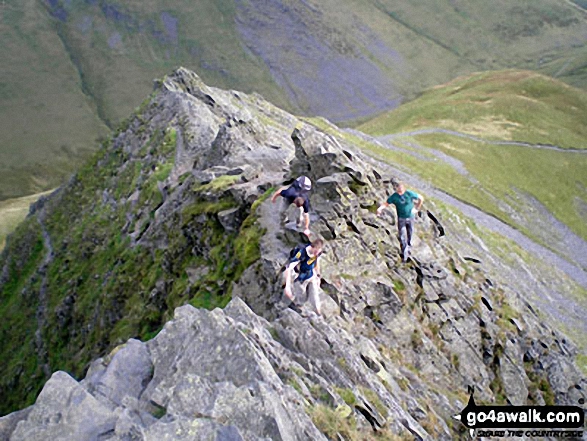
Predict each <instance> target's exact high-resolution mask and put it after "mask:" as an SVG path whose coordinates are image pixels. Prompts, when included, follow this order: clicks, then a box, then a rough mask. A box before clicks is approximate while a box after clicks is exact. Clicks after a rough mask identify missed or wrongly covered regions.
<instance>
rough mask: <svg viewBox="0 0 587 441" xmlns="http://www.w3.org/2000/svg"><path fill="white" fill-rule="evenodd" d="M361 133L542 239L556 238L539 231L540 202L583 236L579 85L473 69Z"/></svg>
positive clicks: (583, 116) (585, 188)
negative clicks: (394, 148) (373, 137)
mask: <svg viewBox="0 0 587 441" xmlns="http://www.w3.org/2000/svg"><path fill="white" fill-rule="evenodd" d="M359 129H361V130H363V131H364V132H366V133H369V134H372V135H375V136H379V137H381V136H384V135H390V134H395V135H393V136H391V137H387V138H380V139H381V140H382V141H383V145H385V141H386V140H387V142H390V143H392V144H393V146H395V147H396V150H389V149H386V148H383V147H375V146H373V145H368V146H367V147H368V148H371V149H375V150H378V153H379V154H380V155H384V156H386V157H388V158H390V159H391V160H393V161H394V162H395V163H397V164H399V165H400V166H402V167H405V168H406V169H408V170H411V171H413V172H415V173H416V174H418V175H420V176H422V177H425V178H426V179H428V180H430V181H431V182H433V183H434V184H435V185H436V186H438V187H439V188H442V189H444V190H445V191H447V192H449V193H450V194H452V195H453V196H456V197H457V198H459V199H461V200H464V201H466V202H468V203H471V204H473V205H475V206H477V207H479V208H482V209H483V210H484V211H486V212H489V213H491V214H493V215H495V216H496V217H498V218H500V219H502V220H504V221H505V222H507V223H508V224H510V225H512V226H515V227H516V228H518V229H520V230H522V231H524V232H526V233H527V234H528V235H530V236H532V237H534V238H535V239H537V240H539V241H540V242H542V243H543V244H545V245H548V246H550V247H553V246H554V244H553V242H556V241H557V238H556V236H548V235H547V233H546V232H545V231H544V225H542V224H541V222H547V218H548V214H546V213H544V212H541V207H540V205H542V206H543V207H545V208H546V209H547V210H548V211H549V212H550V213H552V214H553V215H554V217H555V218H556V219H558V220H559V221H562V222H563V223H564V224H565V225H567V226H568V227H569V228H570V229H571V230H572V231H573V232H574V233H575V234H577V235H578V236H580V237H582V238H583V239H587V223H585V207H587V154H586V153H585V152H587V151H586V150H585V148H586V141H587V93H586V92H585V91H583V90H580V89H575V88H573V87H570V86H568V85H566V84H564V83H562V82H559V81H556V80H553V79H551V78H548V77H545V76H542V75H538V74H535V73H530V72H522V71H504V72H495V73H480V74H475V75H472V76H469V77H465V78H459V79H457V80H454V81H452V82H450V83H448V84H446V85H444V86H440V87H436V88H433V89H430V90H428V91H427V92H425V93H423V94H422V96H421V97H419V98H418V99H416V100H414V101H412V102H410V103H407V104H405V105H403V106H401V107H400V108H398V109H396V110H395V111H393V112H390V113H386V114H383V115H380V116H378V117H377V118H375V119H373V120H371V121H369V122H367V123H365V124H363V125H361V126H360V127H359ZM516 142H517V143H519V145H515V143H516ZM524 143H527V144H528V145H524ZM540 144H543V145H550V146H556V147H555V148H544V147H542V148H541V147H540V146H536V145H540ZM451 161H452V162H451ZM571 251H572V250H571Z"/></svg>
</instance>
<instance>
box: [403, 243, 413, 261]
mask: <svg viewBox="0 0 587 441" xmlns="http://www.w3.org/2000/svg"><path fill="white" fill-rule="evenodd" d="M411 252H412V247H411V246H409V245H408V246H407V247H406V248H405V249H404V255H403V260H404V262H407V261H408V259H409V258H410V254H411Z"/></svg>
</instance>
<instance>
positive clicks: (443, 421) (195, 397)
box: [0, 69, 587, 440]
mask: <svg viewBox="0 0 587 441" xmlns="http://www.w3.org/2000/svg"><path fill="white" fill-rule="evenodd" d="M343 139H344V138H343V137H335V136H333V135H332V134H327V133H325V132H324V131H322V130H319V129H318V128H317V127H316V126H315V125H312V124H311V123H309V122H307V121H303V120H300V119H298V118H296V117H294V116H292V115H289V114H287V113H285V112H283V111H281V110H279V109H277V108H275V107H273V106H271V105H270V104H268V103H267V102H265V101H264V100H262V99H261V98H260V97H259V96H255V95H253V96H249V95H245V94H242V93H239V92H234V91H222V90H218V89H214V88H210V87H207V86H206V85H204V84H203V83H202V82H201V80H200V79H199V78H198V77H197V76H196V75H195V74H193V73H192V72H189V71H187V70H185V69H179V70H177V71H176V72H174V74H173V75H171V76H169V77H167V78H165V79H164V80H162V81H160V82H158V83H157V84H156V87H155V92H154V93H153V95H152V96H151V97H150V98H149V99H148V100H147V101H145V103H144V104H143V106H141V108H140V109H139V110H138V111H137V113H136V114H135V115H133V116H132V117H131V118H130V119H129V120H128V121H127V122H126V124H125V125H123V127H121V128H120V129H119V132H118V133H117V135H116V136H115V137H114V138H113V139H112V141H111V142H109V143H107V145H105V146H104V148H103V149H102V150H101V151H100V152H99V153H98V155H97V156H96V158H95V159H94V161H93V162H92V163H90V164H88V166H87V167H86V168H85V169H84V170H82V171H80V172H79V173H78V174H77V175H76V176H74V177H73V178H72V179H71V181H70V182H69V184H68V185H66V186H64V187H63V188H61V189H60V190H58V191H57V192H56V193H55V194H53V195H52V196H51V197H49V198H44V199H42V200H41V201H40V202H39V203H38V204H37V205H36V206H35V207H33V209H32V212H31V215H30V216H29V218H28V219H27V222H25V224H24V225H23V226H22V227H21V228H20V230H19V231H17V232H16V233H15V235H14V236H12V237H11V238H10V240H9V242H8V244H7V247H6V250H5V251H4V252H3V254H2V257H1V258H0V266H1V268H2V273H1V276H0V287H1V288H2V301H3V303H4V304H5V305H7V306H4V308H5V309H3V310H2V313H3V316H4V317H6V320H5V321H6V323H5V324H3V325H2V326H3V327H2V328H1V329H0V331H1V333H2V334H1V336H2V337H3V338H2V340H3V341H4V343H3V348H2V355H3V357H2V359H3V360H5V361H3V363H5V364H4V365H3V366H2V367H3V368H4V370H5V372H6V375H5V378H4V379H3V380H2V382H0V391H1V392H2V395H3V396H13V397H17V398H14V399H13V400H12V401H11V402H9V403H8V406H11V407H12V409H11V410H13V409H14V408H18V407H19V403H22V400H24V399H26V397H27V395H28V396H29V400H30V396H31V395H34V394H35V393H36V390H35V387H38V386H35V385H38V384H42V382H43V381H44V380H45V379H46V378H47V377H48V374H49V372H54V371H56V370H58V369H64V370H67V371H69V372H70V373H72V374H74V376H76V377H78V378H84V380H82V381H81V382H78V381H76V380H74V379H73V378H72V377H71V376H69V375H68V374H66V373H64V372H59V371H58V372H55V373H54V374H53V375H52V376H51V378H50V379H49V381H47V383H46V384H45V386H44V387H43V390H42V391H41V393H40V395H39V396H38V398H37V399H36V403H35V404H34V405H33V406H31V407H29V408H27V409H25V410H22V411H19V412H15V413H12V414H9V415H7V416H5V417H3V418H1V419H0V438H5V439H10V440H20V439H23V440H24V439H26V440H35V439H39V440H40V439H100V440H106V439H112V440H135V439H137V440H139V439H141V440H142V439H145V440H149V439H153V440H155V439H157V440H160V439H218V440H220V439H223V440H224V439H235V440H239V439H245V440H249V439H250V440H253V439H255V440H256V439H272V440H273V439H283V440H296V439H299V440H305V439H341V438H340V437H342V438H344V439H454V438H455V437H458V436H459V435H460V434H461V433H463V432H464V430H463V429H464V427H463V426H461V425H460V424H456V423H454V422H453V420H452V415H454V414H456V413H458V412H460V410H462V408H463V407H464V406H465V403H466V401H467V398H468V395H467V388H468V387H469V386H473V387H474V388H475V390H476V397H477V401H478V403H479V402H482V401H484V402H487V403H495V402H497V403H504V404H505V403H511V404H524V403H534V404H544V403H548V404H553V403H557V404H573V405H577V404H578V403H580V400H584V399H585V395H586V392H585V390H586V387H587V380H586V379H585V376H584V375H583V374H581V372H580V371H579V370H578V369H577V368H576V366H575V365H574V357H575V355H576V354H577V350H576V348H575V347H574V345H573V344H572V343H571V342H570V341H569V339H568V338H567V337H565V336H564V335H563V334H562V333H560V332H559V331H557V330H555V329H553V328H552V327H551V326H549V325H548V324H547V323H546V322H545V320H544V319H543V318H542V316H541V315H540V313H538V312H536V311H535V310H534V309H533V308H532V306H531V305H530V304H529V303H528V302H527V301H526V300H525V299H524V294H525V293H524V292H523V291H519V290H514V289H512V288H511V287H510V286H509V285H508V284H507V283H499V282H498V281H497V280H498V279H499V277H497V276H496V275H495V274H493V273H488V272H487V270H485V269H484V268H483V266H482V265H479V264H477V263H476V262H475V261H474V259H470V260H466V259H464V258H463V257H461V254H460V253H459V250H458V249H455V245H454V244H453V243H449V242H448V241H446V240H445V234H446V232H447V230H450V228H451V224H450V223H446V222H445V221H444V220H443V219H442V218H440V216H438V213H437V215H436V216H435V215H434V212H435V205H434V203H427V207H428V210H429V212H428V213H425V214H424V215H423V216H422V217H421V218H420V219H419V221H418V224H417V238H416V241H415V243H414V245H415V246H414V258H413V259H412V261H411V262H410V263H409V264H402V263H400V259H399V247H398V244H397V239H396V237H395V236H396V233H395V225H394V219H393V218H392V217H391V216H386V217H383V218H379V217H377V216H376V215H375V214H374V209H375V208H376V206H377V204H378V203H379V202H380V201H381V200H383V198H384V197H385V194H386V191H388V184H387V181H388V180H389V178H390V177H391V176H390V175H389V173H386V172H385V168H384V167H382V165H381V164H378V163H376V162H374V161H372V160H371V159H370V158H369V157H367V156H365V155H364V154H362V153H361V152H360V151H359V149H358V147H357V146H356V145H353V144H351V143H345V142H344V141H343ZM302 173H303V174H306V175H308V176H309V177H310V178H311V179H312V180H313V182H314V190H313V193H312V200H311V205H312V218H313V219H312V230H313V231H314V233H315V234H317V235H320V236H322V237H323V238H325V239H326V241H327V247H326V254H325V255H324V257H323V265H322V266H323V278H322V284H321V286H322V289H323V291H324V295H323V301H324V304H325V306H324V310H325V311H324V317H316V316H315V315H313V314H312V313H311V312H310V311H309V310H308V309H307V308H306V306H305V305H304V306H302V314H298V313H297V312H294V311H293V310H291V309H289V308H287V305H286V304H285V303H284V302H282V299H281V280H280V277H279V274H280V270H281V268H282V265H283V264H284V262H285V261H286V259H287V254H288V251H289V249H290V248H291V247H293V246H294V245H296V244H297V243H299V242H300V241H301V240H302V237H301V235H300V233H298V232H297V231H294V230H290V229H283V228H282V227H281V226H280V223H279V222H280V219H279V216H278V213H277V211H276V209H275V207H276V205H273V204H271V202H270V200H269V199H268V196H269V195H270V194H271V191H272V189H273V188H275V187H277V186H279V185H281V184H283V183H284V182H288V181H289V180H291V179H293V178H295V177H296V176H298V175H299V174H302ZM437 216H438V217H437ZM451 222H452V219H451ZM472 235H473V233H472V232H471V236H472ZM520 277H521V278H522V279H523V278H524V277H525V278H526V279H524V280H526V281H528V282H531V283H528V285H529V288H528V289H532V288H531V286H533V284H539V283H540V282H541V278H544V277H547V275H544V274H538V275H536V274H533V273H532V271H531V269H530V270H529V271H528V273H527V274H525V275H522V276H520ZM520 285H523V283H521V284H519V285H517V286H520ZM231 299H232V300H231ZM186 303H190V304H191V305H185V304H186ZM181 305H185V306H181ZM225 305H227V306H226V307H225V308H224V309H223V310H221V309H214V310H213V311H207V310H205V309H198V308H196V307H207V308H213V307H215V306H225ZM10 308H13V309H10ZM16 309H19V312H20V314H21V316H20V317H18V316H17V314H16ZM173 311H175V312H174V313H173ZM9 313H12V315H10V314H9ZM4 317H3V318H4ZM15 317H16V318H15ZM170 319H171V320H170ZM11 320H21V321H19V322H17V323H23V327H24V331H23V334H22V335H18V334H16V335H15V334H11V333H12V332H13V331H12V329H13V328H14V326H15V324H14V322H13V321H12V322H11ZM25 322H26V325H25V324H24V323H25ZM31 322H32V323H31ZM164 323H165V326H164V327H163V330H161V331H160V332H158V331H159V329H160V328H161V326H162V325H163V324H164ZM129 337H135V338H136V337H140V338H141V339H143V340H148V341H146V342H145V343H143V342H141V341H139V340H137V339H134V338H133V339H131V340H128V341H127V339H128V338H129ZM9 338H10V339H11V341H14V340H15V339H19V340H18V341H19V343H18V346H20V347H21V348H19V349H18V350H17V347H16V346H11V345H10V344H8V343H6V342H7V341H8V339H9ZM149 338H150V339H149ZM125 342H126V343H125ZM11 352H14V353H15V354H16V356H19V357H20V360H19V359H17V357H16V356H15V355H14V354H12V356H11V355H10V353H11ZM104 354H108V355H104ZM96 357H100V358H97V360H95V361H93V362H91V363H90V361H91V360H92V359H93V358H96ZM88 366H89V369H87V372H86V368H87V367H88ZM19 400H20V401H19ZM583 402H584V401H583Z"/></svg>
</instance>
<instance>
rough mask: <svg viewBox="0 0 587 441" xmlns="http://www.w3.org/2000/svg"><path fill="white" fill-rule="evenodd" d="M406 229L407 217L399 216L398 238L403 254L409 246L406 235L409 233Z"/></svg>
mask: <svg viewBox="0 0 587 441" xmlns="http://www.w3.org/2000/svg"><path fill="white" fill-rule="evenodd" d="M406 230H407V228H406V219H401V218H398V220H397V235H398V239H399V243H400V248H401V254H402V256H403V255H404V251H405V249H406V247H407V246H408V241H407V238H406V235H407V232H406Z"/></svg>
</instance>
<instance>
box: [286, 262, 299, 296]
mask: <svg viewBox="0 0 587 441" xmlns="http://www.w3.org/2000/svg"><path fill="white" fill-rule="evenodd" d="M297 264H298V262H291V263H288V264H287V266H286V267H285V271H284V272H283V276H284V277H285V288H284V290H283V293H284V294H285V295H286V297H287V298H288V299H290V300H293V299H294V297H293V294H292V290H291V279H292V277H291V272H292V271H293V269H294V268H295V267H296V265H297Z"/></svg>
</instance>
